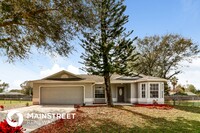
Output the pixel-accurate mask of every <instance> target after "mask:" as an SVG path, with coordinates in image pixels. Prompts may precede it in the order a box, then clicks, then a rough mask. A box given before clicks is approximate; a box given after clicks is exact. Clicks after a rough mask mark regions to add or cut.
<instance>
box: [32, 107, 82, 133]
mask: <svg viewBox="0 0 200 133" xmlns="http://www.w3.org/2000/svg"><path fill="white" fill-rule="evenodd" d="M71 113H76V115H75V119H59V120H57V121H55V122H53V123H50V124H48V125H45V126H43V127H41V128H38V129H36V130H34V131H32V132H31V133H74V132H76V130H77V125H76V124H77V123H80V122H82V121H84V120H85V119H86V118H85V117H83V116H82V115H81V113H83V111H81V110H77V111H74V112H71ZM63 127H66V128H63Z"/></svg>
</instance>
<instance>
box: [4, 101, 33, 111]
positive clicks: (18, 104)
mask: <svg viewBox="0 0 200 133" xmlns="http://www.w3.org/2000/svg"><path fill="white" fill-rule="evenodd" d="M27 103H28V105H29V106H30V105H32V101H20V100H0V105H3V106H4V109H5V110H7V109H13V108H20V107H25V106H26V104H27Z"/></svg>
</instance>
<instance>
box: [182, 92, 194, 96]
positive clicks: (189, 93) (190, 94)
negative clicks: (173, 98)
mask: <svg viewBox="0 0 200 133" xmlns="http://www.w3.org/2000/svg"><path fill="white" fill-rule="evenodd" d="M185 93H186V94H187V95H188V96H197V94H194V93H193V92H189V91H186V92H185Z"/></svg>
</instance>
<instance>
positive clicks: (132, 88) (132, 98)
mask: <svg viewBox="0 0 200 133" xmlns="http://www.w3.org/2000/svg"><path fill="white" fill-rule="evenodd" d="M136 89H137V85H136V83H131V84H130V94H131V95H130V102H131V103H137V95H138V94H137V92H136Z"/></svg>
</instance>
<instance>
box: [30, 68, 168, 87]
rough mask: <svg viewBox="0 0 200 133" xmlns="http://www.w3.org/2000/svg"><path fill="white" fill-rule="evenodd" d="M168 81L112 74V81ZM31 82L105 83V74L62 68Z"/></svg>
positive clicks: (149, 77)
mask: <svg viewBox="0 0 200 133" xmlns="http://www.w3.org/2000/svg"><path fill="white" fill-rule="evenodd" d="M63 74H66V75H69V76H70V77H68V78H62V75H63ZM147 81H148V82H159V81H161V82H166V81H167V80H166V79H162V78H158V77H152V76H145V75H136V76H132V77H131V76H122V75H118V74H113V75H112V76H111V83H135V82H147ZM29 82H37V83H49V82H52V83H53V82H54V83H60V82H67V83H95V84H103V83H104V78H103V76H98V75H89V74H77V75H75V74H73V73H70V72H68V71H65V70H62V71H60V72H57V73H55V74H52V75H50V76H48V77H45V78H43V79H41V80H34V81H29Z"/></svg>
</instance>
